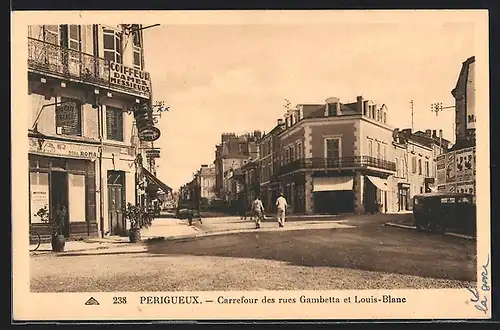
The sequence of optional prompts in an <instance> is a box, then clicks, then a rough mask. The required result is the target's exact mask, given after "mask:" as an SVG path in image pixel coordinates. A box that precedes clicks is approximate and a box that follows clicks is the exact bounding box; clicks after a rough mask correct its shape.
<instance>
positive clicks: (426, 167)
mask: <svg viewBox="0 0 500 330" xmlns="http://www.w3.org/2000/svg"><path fill="white" fill-rule="evenodd" d="M429 170H430V169H429V161H428V160H426V161H425V176H426V177H430V176H431V175H430V171H429Z"/></svg>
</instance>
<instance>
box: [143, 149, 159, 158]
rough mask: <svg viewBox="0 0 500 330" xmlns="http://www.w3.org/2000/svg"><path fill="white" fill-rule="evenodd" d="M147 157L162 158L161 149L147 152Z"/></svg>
mask: <svg viewBox="0 0 500 330" xmlns="http://www.w3.org/2000/svg"><path fill="white" fill-rule="evenodd" d="M146 157H148V158H160V150H159V149H149V150H146Z"/></svg>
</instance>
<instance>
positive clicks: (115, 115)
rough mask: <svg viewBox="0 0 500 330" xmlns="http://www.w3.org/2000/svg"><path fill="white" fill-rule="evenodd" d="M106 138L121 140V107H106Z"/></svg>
mask: <svg viewBox="0 0 500 330" xmlns="http://www.w3.org/2000/svg"><path fill="white" fill-rule="evenodd" d="M106 138H107V139H108V140H114V141H123V111H122V110H121V109H117V108H112V107H106Z"/></svg>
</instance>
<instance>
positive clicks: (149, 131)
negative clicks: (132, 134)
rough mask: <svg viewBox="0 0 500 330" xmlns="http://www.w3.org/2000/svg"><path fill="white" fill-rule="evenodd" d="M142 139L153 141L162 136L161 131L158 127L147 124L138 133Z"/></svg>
mask: <svg viewBox="0 0 500 330" xmlns="http://www.w3.org/2000/svg"><path fill="white" fill-rule="evenodd" d="M138 135H139V139H140V140H141V141H147V142H153V141H156V140H158V139H159V138H160V135H161V132H160V130H159V129H158V128H157V127H154V126H146V127H144V128H143V129H142V130H140V131H139V133H138Z"/></svg>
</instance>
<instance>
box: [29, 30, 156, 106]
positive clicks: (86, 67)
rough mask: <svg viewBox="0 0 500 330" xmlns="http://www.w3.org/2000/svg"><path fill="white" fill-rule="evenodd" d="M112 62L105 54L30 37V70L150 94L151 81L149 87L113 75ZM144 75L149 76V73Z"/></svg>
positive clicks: (143, 95)
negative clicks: (89, 52) (105, 57)
mask: <svg viewBox="0 0 500 330" xmlns="http://www.w3.org/2000/svg"><path fill="white" fill-rule="evenodd" d="M111 63H112V62H111V61H109V60H106V59H104V58H100V57H96V56H93V55H90V54H86V53H82V52H79V51H76V50H72V49H68V48H65V47H61V46H58V45H54V44H51V43H48V42H45V41H42V40H38V39H34V38H28V70H29V71H32V72H36V73H44V74H47V75H49V76H53V77H56V78H60V79H67V80H70V81H76V82H81V83H85V84H89V85H93V86H98V87H103V88H106V89H109V90H112V91H117V92H122V93H126V94H131V95H134V96H138V97H143V98H150V96H151V85H150V84H149V82H148V86H147V88H145V87H144V88H142V86H143V85H144V83H143V84H136V83H135V82H134V81H133V79H129V78H128V77H125V78H124V79H123V77H122V78H121V79H116V78H114V77H112V70H111ZM129 69H130V68H129ZM130 70H132V71H133V69H130ZM145 75H147V76H148V77H149V73H145Z"/></svg>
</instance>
